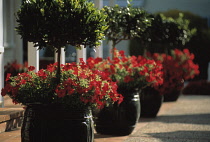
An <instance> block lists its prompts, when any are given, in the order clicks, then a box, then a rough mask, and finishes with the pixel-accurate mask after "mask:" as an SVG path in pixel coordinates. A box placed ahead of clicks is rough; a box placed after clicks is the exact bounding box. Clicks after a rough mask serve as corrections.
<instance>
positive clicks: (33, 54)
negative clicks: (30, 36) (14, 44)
mask: <svg viewBox="0 0 210 142" xmlns="http://www.w3.org/2000/svg"><path fill="white" fill-rule="evenodd" d="M28 66H34V67H35V71H36V72H37V71H38V70H39V50H38V47H34V44H33V43H32V42H28Z"/></svg>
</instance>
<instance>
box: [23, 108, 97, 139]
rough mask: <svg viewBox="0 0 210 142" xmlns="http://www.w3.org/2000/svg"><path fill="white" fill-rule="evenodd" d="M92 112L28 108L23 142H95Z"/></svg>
mask: <svg viewBox="0 0 210 142" xmlns="http://www.w3.org/2000/svg"><path fill="white" fill-rule="evenodd" d="M93 140H94V127H93V120H92V112H91V110H89V109H87V110H78V111H76V110H73V111H70V110H66V109H65V108H63V107H59V106H52V105H41V104H36V105H35V104H31V105H28V106H27V107H26V110H25V114H24V119H23V124H22V128H21V142H93Z"/></svg>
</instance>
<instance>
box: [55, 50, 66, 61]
mask: <svg viewBox="0 0 210 142" xmlns="http://www.w3.org/2000/svg"><path fill="white" fill-rule="evenodd" d="M55 62H58V53H57V52H55ZM61 64H65V51H64V48H61Z"/></svg>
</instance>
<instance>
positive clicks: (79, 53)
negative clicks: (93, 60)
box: [77, 46, 87, 63]
mask: <svg viewBox="0 0 210 142" xmlns="http://www.w3.org/2000/svg"><path fill="white" fill-rule="evenodd" d="M80 58H82V59H83V61H84V62H86V59H87V50H86V48H84V46H82V47H81V50H79V49H77V63H79V61H80Z"/></svg>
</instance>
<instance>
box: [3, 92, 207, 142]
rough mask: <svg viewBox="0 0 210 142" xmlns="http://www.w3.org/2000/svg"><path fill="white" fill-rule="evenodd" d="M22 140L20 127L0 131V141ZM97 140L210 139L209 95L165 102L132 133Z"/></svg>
mask: <svg viewBox="0 0 210 142" xmlns="http://www.w3.org/2000/svg"><path fill="white" fill-rule="evenodd" d="M20 141H21V140H20V129H17V130H15V131H10V132H5V133H2V134H0V142H20ZM94 142H210V96H202V95H201V96H194V95H189V96H181V97H180V98H179V99H178V101H176V102H164V103H163V105H162V107H161V109H160V112H159V113H158V116H157V117H156V118H141V119H140V120H139V123H138V124H137V127H136V128H135V129H134V132H133V133H132V134H131V135H129V136H123V137H114V136H108V135H100V134H95V139H94Z"/></svg>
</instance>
